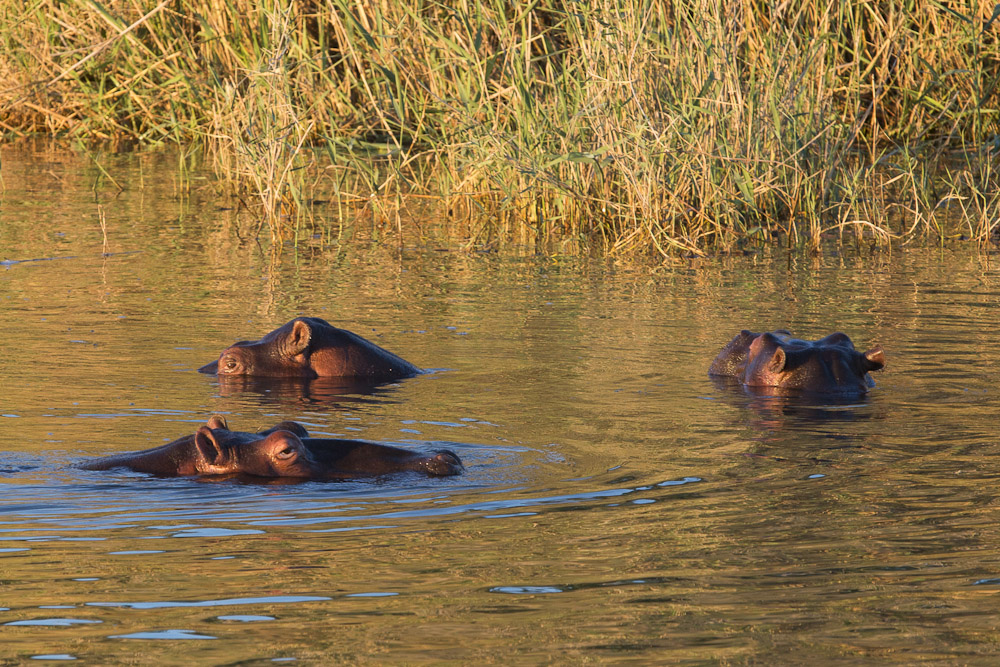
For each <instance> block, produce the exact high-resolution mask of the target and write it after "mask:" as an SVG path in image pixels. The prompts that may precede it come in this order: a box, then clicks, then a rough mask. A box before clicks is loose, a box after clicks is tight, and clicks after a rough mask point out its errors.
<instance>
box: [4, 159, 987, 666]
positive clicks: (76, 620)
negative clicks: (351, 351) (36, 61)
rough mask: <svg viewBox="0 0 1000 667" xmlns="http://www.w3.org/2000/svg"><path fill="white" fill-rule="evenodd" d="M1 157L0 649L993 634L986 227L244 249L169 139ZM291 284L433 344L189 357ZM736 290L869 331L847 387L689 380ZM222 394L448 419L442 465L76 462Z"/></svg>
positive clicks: (399, 656)
mask: <svg viewBox="0 0 1000 667" xmlns="http://www.w3.org/2000/svg"><path fill="white" fill-rule="evenodd" d="M2 158H3V177H4V185H5V191H4V192H3V194H2V198H0V260H4V264H3V265H0V330H2V332H3V336H2V338H0V384H2V391H0V415H2V416H0V580H2V585H0V608H2V609H0V655H2V657H3V658H7V659H10V660H11V661H19V660H26V659H29V658H42V657H45V658H48V659H52V660H55V659H69V658H77V659H80V660H84V661H89V662H91V663H94V664H115V663H118V664H121V663H132V662H136V661H140V660H141V661H143V662H156V663H159V664H179V663H184V664H190V663H191V662H199V663H206V664H232V663H240V664H256V663H265V662H271V661H275V660H282V661H284V660H288V661H293V660H294V661H298V662H300V663H305V664H316V663H320V662H330V661H333V660H336V661H342V662H361V663H385V662H388V663H406V664H413V663H438V662H448V661H450V662H454V663H472V662H497V663H499V662H503V663H509V662H517V663H535V662H541V663H548V662H554V663H578V662H587V661H602V662H630V661H632V662H636V663H640V664H642V663H649V662H678V663H680V662H715V661H731V662H736V663H745V662H754V661H760V662H766V663H775V662H777V663H799V662H802V661H803V660H806V659H813V660H822V661H824V662H845V663H846V662H855V661H857V660H860V659H864V658H868V659H877V660H879V661H880V662H885V663H900V664H912V663H915V662H919V661H944V662H954V663H976V662H980V663H983V664H987V663H989V662H990V656H991V655H993V654H994V652H995V651H996V645H997V642H998V640H1000V631H998V630H997V627H998V625H1000V612H998V604H997V600H998V598H997V594H998V592H1000V528H998V526H1000V521H998V519H1000V509H998V507H1000V504H998V498H1000V491H998V485H997V479H998V477H1000V457H998V454H1000V433H998V430H1000V429H998V428H997V426H996V419H995V415H996V414H997V405H998V401H1000V392H998V390H997V386H998V379H1000V369H998V362H1000V350H998V348H997V345H996V335H995V332H996V330H997V324H998V319H1000V317H998V311H997V307H998V305H1000V279H998V274H997V271H996V270H995V269H994V268H993V267H992V266H991V265H990V264H989V263H988V261H987V260H988V259H990V258H989V257H982V256H978V257H977V256H973V255H968V254H962V253H961V252H950V251H943V252H942V251H937V252H935V251H927V250H915V251H906V250H903V251H900V252H896V253H895V254H893V255H892V256H891V257H889V256H884V257H875V258H873V257H870V256H865V257H853V256H850V255H844V254H834V253H828V254H826V255H824V256H823V257H821V258H817V259H809V258H796V259H792V260H789V259H788V258H787V257H785V256H784V255H781V254H775V255H773V256H765V257H757V258H754V257H746V258H740V259H738V260H733V259H727V260H706V261H697V262H690V263H685V264H681V265H678V266H676V267H672V268H668V269H664V270H661V271H659V272H657V273H655V274H653V275H651V274H650V273H649V271H648V270H646V269H628V268H622V267H617V266H614V265H612V264H609V263H606V262H601V261H594V260H588V259H573V258H561V259H551V258H539V257H527V256H519V255H518V254H516V253H514V254H508V255H499V256H498V255H494V254H483V253H475V252H464V251H461V250H459V249H457V248H456V247H455V246H454V245H452V244H448V243H445V242H443V241H441V240H435V239H430V240H428V239H420V238H407V239H406V240H405V243H404V244H403V246H402V247H399V246H398V245H397V244H395V243H394V242H392V241H388V242H387V241H385V240H383V242H381V243H379V242H373V241H371V237H372V236H373V234H372V233H371V232H372V230H370V229H368V230H365V229H364V228H363V223H362V224H360V225H358V228H359V229H354V230H349V233H353V234H354V235H355V236H354V238H353V239H352V242H351V243H349V244H345V245H341V246H338V245H336V244H327V243H321V242H320V241H319V240H317V239H311V238H307V239H306V240H305V241H304V242H303V243H302V244H301V246H300V248H299V249H298V251H286V252H284V253H282V254H280V255H270V254H269V253H267V252H262V251H261V249H260V248H259V247H258V246H257V244H255V243H252V242H247V241H241V240H240V236H241V235H242V234H243V232H242V231H241V228H240V223H239V221H238V219H237V218H236V217H235V213H234V212H233V211H230V210H225V203H224V200H222V199H221V198H220V197H219V196H218V195H217V194H216V193H215V192H214V190H212V188H211V185H210V183H209V181H207V180H205V179H201V178H200V177H199V176H198V175H197V173H195V174H191V173H184V172H179V171H178V170H177V168H176V163H177V160H176V158H172V157H170V156H164V155H159V154H152V155H123V156H108V155H105V156H102V160H103V161H104V165H105V167H106V168H108V169H109V171H110V173H111V174H112V175H113V176H115V178H116V179H117V180H118V181H119V182H120V183H121V185H122V186H123V187H124V192H122V193H120V194H116V190H117V188H115V187H113V186H112V185H110V184H109V183H108V182H107V180H106V179H103V178H102V175H101V174H100V172H99V171H98V170H97V169H96V168H94V167H93V165H92V163H90V162H89V161H88V160H87V159H86V158H81V157H80V156H78V155H74V154H72V153H59V152H45V153H41V154H39V153H28V152H26V151H22V150H14V149H10V148H8V149H5V152H4V153H3V154H2ZM95 184H96V187H95ZM220 202H223V203H220ZM98 203H100V204H101V206H102V207H103V209H104V211H105V215H106V223H105V232H106V236H107V240H105V232H102V230H101V226H100V222H99V217H98V211H97V205H98ZM376 231H377V230H376ZM326 240H329V239H328V238H327V239H326ZM301 314H307V315H313V316H318V317H323V318H325V319H327V320H329V321H331V322H333V323H335V324H337V325H340V326H343V327H345V328H349V329H351V330H353V331H355V332H358V333H360V334H362V335H364V336H366V337H369V338H371V339H372V340H374V341H376V342H378V343H379V344H381V345H383V346H385V347H387V348H389V349H391V350H393V351H395V352H397V353H399V354H401V355H402V356H404V357H406V358H407V359H409V360H410V361H412V362H414V363H416V364H418V365H420V366H422V367H424V368H427V369H429V370H431V371H432V372H430V373H428V374H425V375H422V376H420V377H416V378H413V379H409V380H406V381H403V382H400V383H397V384H392V385H388V386H384V387H380V388H377V389H375V390H370V391H359V390H357V388H344V387H341V386H337V385H336V384H330V383H316V382H314V383H310V384H290V383H285V384H274V383H260V382H257V383H244V384H235V385H220V384H219V382H218V380H217V379H216V378H214V377H210V376H205V375H200V374H198V373H197V372H195V369H196V368H197V367H198V366H199V365H201V364H203V363H205V362H207V361H209V360H211V359H212V358H214V357H215V356H216V355H217V354H218V352H219V351H220V350H221V348H222V347H223V346H224V345H226V344H229V343H231V342H233V341H235V340H238V339H246V338H254V337H257V336H259V335H261V334H263V333H264V332H266V331H268V330H270V329H272V328H274V327H275V326H277V325H280V324H282V323H284V322H285V321H287V320H288V319H290V318H291V317H293V316H296V315H301ZM743 327H749V328H753V329H758V330H759V329H765V328H777V327H788V328H790V329H792V330H793V331H794V332H796V333H798V334H801V335H803V336H809V337H818V336H820V335H824V334H826V333H829V332H830V331H832V330H835V329H840V330H843V331H845V332H847V333H849V334H850V335H851V336H852V337H853V338H854V339H855V341H856V343H857V344H858V345H859V347H860V346H868V345H870V344H874V343H876V342H879V343H881V344H882V345H883V346H884V347H885V348H886V352H887V357H888V368H887V369H886V370H885V371H884V372H882V373H880V374H878V375H877V378H876V379H877V381H878V386H877V388H876V389H875V391H874V392H873V393H872V394H871V395H870V396H868V397H867V398H865V399H863V400H857V401H854V402H851V403H847V404H831V405H824V404H821V403H818V402H816V401H810V400H777V399H765V398H758V397H754V396H752V395H748V394H746V393H743V392H741V391H734V390H733V389H731V388H727V387H720V386H716V385H714V384H713V383H712V382H711V381H710V380H709V378H708V377H707V376H706V374H705V370H706V368H707V367H708V364H709V363H710V362H711V360H712V358H713V357H714V355H715V353H716V351H717V350H718V349H719V348H720V347H721V346H722V345H723V344H724V343H725V342H726V341H727V340H728V339H729V338H730V337H731V336H732V335H733V334H734V333H735V332H736V331H737V330H739V329H740V328H743ZM216 413H218V414H224V415H226V417H227V419H228V420H229V422H230V424H231V425H233V426H234V427H236V428H240V429H244V430H253V429H256V428H258V427H260V426H266V425H271V424H273V423H275V422H277V421H280V420H284V419H295V420H298V421H300V422H302V423H303V424H305V425H306V426H307V427H308V428H309V429H310V430H311V431H313V432H314V433H315V434H325V435H331V436H338V437H359V438H365V439H372V440H378V441H384V442H391V443H395V444H398V445H400V446H403V447H412V448H417V449H420V448H432V447H440V446H447V447H449V448H451V449H453V450H455V451H456V452H458V453H459V455H460V456H461V457H462V458H463V460H464V461H465V463H466V465H467V471H466V473H465V474H464V475H462V476H460V477H456V478H449V479H428V478H422V477H416V476H406V475H402V476H397V477H389V478H384V479H377V480H361V481H356V482H340V483H319V482H309V483H302V484H292V485H265V484H251V483H240V482H238V481H234V480H213V479H201V480H197V479H156V478H149V477H145V476H143V475H138V474H132V473H128V472H124V471H110V472H85V471H79V470H74V469H73V468H72V467H69V466H71V465H72V464H73V463H75V462H79V461H81V460H84V459H85V458H87V457H91V456H96V455H101V454H107V453H114V452H122V451H129V450H134V449H142V448H147V447H152V446H156V445H159V444H162V443H164V442H167V441H169V440H172V439H174V438H176V437H178V436H180V435H182V434H185V433H190V432H192V431H193V430H194V428H196V426H197V425H198V424H200V423H203V422H204V421H205V420H206V419H207V418H208V417H209V416H210V415H212V414H216Z"/></svg>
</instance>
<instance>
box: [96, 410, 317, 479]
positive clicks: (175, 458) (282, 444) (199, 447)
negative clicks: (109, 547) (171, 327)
mask: <svg viewBox="0 0 1000 667" xmlns="http://www.w3.org/2000/svg"><path fill="white" fill-rule="evenodd" d="M78 467H80V468H83V469H84V470H111V469H112V468H128V469H130V470H134V471H135V472H144V473H148V474H151V475H160V476H163V477H184V476H190V475H229V474H246V475H253V476H256V477H306V478H310V477H316V476H319V474H320V472H321V470H320V468H319V467H318V466H317V465H316V464H315V462H314V461H313V460H312V457H311V456H310V455H309V451H308V450H307V449H306V448H305V445H303V444H302V441H301V440H300V439H299V437H298V435H297V434H296V433H295V432H294V431H288V430H284V429H271V430H269V431H267V433H264V434H257V433H241V432H239V431H230V430H229V428H228V425H227V424H226V420H225V419H223V418H222V417H220V416H218V415H216V416H214V417H212V418H211V419H209V420H208V423H207V424H206V425H205V426H201V427H199V428H198V430H197V431H195V433H194V435H186V436H184V437H182V438H178V439H177V440H174V441H173V442H171V443H168V444H166V445H163V446H161V447H154V448H152V449H146V450H143V451H141V452H128V453H125V454H116V455H114V456H107V457H104V458H100V459H96V460H94V461H87V462H85V463H82V464H80V465H79V466H78Z"/></svg>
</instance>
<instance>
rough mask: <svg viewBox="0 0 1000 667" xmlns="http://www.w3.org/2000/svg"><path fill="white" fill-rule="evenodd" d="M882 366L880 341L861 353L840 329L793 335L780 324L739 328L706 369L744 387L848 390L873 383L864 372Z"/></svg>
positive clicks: (863, 389) (861, 389)
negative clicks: (808, 336) (758, 329)
mask: <svg viewBox="0 0 1000 667" xmlns="http://www.w3.org/2000/svg"><path fill="white" fill-rule="evenodd" d="M883 366H885V354H884V352H883V351H882V346H881V345H876V346H875V347H873V348H872V349H870V350H868V351H867V352H865V353H861V352H859V351H858V350H856V349H855V348H854V343H852V342H851V339H850V338H848V337H847V335H846V334H842V333H839V332H838V333H832V334H830V335H829V336H827V337H826V338H821V339H819V340H816V341H811V340H799V339H798V338H792V334H791V333H789V332H788V331H785V330H784V329H779V330H777V331H772V332H768V333H752V332H750V331H747V330H746V329H744V330H743V331H741V332H740V333H739V334H737V335H736V337H735V338H733V339H732V340H731V341H729V344H728V345H726V346H725V347H724V348H722V352H720V353H719V355H718V356H717V357H716V358H715V361H713V362H712V366H711V367H710V368H709V369H708V374H709V375H720V376H727V377H732V378H735V379H736V380H738V381H739V382H741V383H742V384H744V385H746V386H748V387H778V388H780V389H793V390H799V391H806V392H814V393H824V394H848V393H864V392H866V391H868V389H869V388H871V387H874V386H875V382H874V380H872V378H871V376H870V375H868V371H876V370H878V369H880V368H882V367H883Z"/></svg>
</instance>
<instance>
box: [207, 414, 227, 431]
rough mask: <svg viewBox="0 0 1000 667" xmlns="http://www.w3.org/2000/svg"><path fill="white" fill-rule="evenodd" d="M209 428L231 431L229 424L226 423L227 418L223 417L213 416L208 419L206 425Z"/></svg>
mask: <svg viewBox="0 0 1000 667" xmlns="http://www.w3.org/2000/svg"><path fill="white" fill-rule="evenodd" d="M206 426H208V428H224V429H226V430H227V431H228V430H229V424H227V423H226V418H225V417H223V416H222V415H212V416H211V417H209V418H208V423H207V424H206Z"/></svg>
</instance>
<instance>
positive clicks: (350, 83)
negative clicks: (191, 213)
mask: <svg viewBox="0 0 1000 667" xmlns="http://www.w3.org/2000/svg"><path fill="white" fill-rule="evenodd" d="M998 16H1000V5H996V6H994V5H992V4H990V3H989V2H986V1H985V0H971V1H970V2H966V3H961V4H954V3H946V2H933V1H929V0H910V1H909V2H904V1H903V0H883V1H880V2H874V1H868V0H858V1H856V2H853V3H850V4H836V3H834V4H832V5H830V4H828V3H810V2H804V1H802V0H790V1H789V2H783V3H777V4H774V3H763V2H759V1H756V0H746V1H745V2H743V3H741V4H740V3H738V4H733V3H728V4H727V3H718V2H708V1H707V0H688V1H687V2H654V1H652V0H648V1H646V2H642V1H639V2H627V3H626V2H620V1H615V0H582V1H580V2H569V1H567V0H537V1H535V2H532V3H528V4H524V3H511V2H503V1H501V0H482V1H480V2H472V1H469V0H442V1H440V2H433V1H428V0H417V1H413V2H409V3H398V2H395V1H392V2H390V1H389V0H368V1H362V0H264V1H263V2H256V1H250V0H171V1H169V2H167V1H164V2H159V3H155V2H148V1H146V2H140V1H139V0H112V1H109V2H105V3H104V4H99V3H98V2H95V1H93V0H87V1H84V0H67V1H57V0H35V1H34V2H28V3H23V4H22V3H4V5H3V7H2V8H0V51H2V52H3V53H5V54H7V56H6V58H2V59H0V76H2V77H3V80H4V81H5V82H6V83H5V84H3V85H4V88H3V90H0V128H2V129H3V130H4V131H5V132H6V133H7V134H8V135H19V134H25V133H31V132H39V131H42V132H48V133H53V134H58V135H65V136H71V137H79V138H84V139H88V140H95V139H118V140H129V141H138V142H143V143H156V142H174V143H185V144H190V143H191V142H199V143H202V144H204V145H205V146H208V147H209V148H210V149H211V150H212V151H213V154H214V155H215V156H216V162H217V165H218V168H219V172H220V174H221V175H223V176H224V177H225V179H226V180H228V181H231V182H232V183H233V184H234V185H235V187H236V189H237V190H238V191H239V192H241V193H242V194H243V195H245V197H244V200H245V201H247V203H248V205H249V204H250V202H251V201H253V202H254V204H253V206H254V208H255V210H256V209H258V207H259V215H260V219H261V220H262V223H267V225H268V227H269V229H270V230H271V233H272V237H273V238H274V239H276V240H278V239H280V238H282V237H283V236H285V235H287V234H288V233H289V231H290V230H294V229H296V228H297V227H296V226H297V224H298V223H297V222H296V220H297V219H298V218H297V216H298V215H299V213H300V212H301V210H302V204H303V202H304V201H305V200H306V198H307V196H308V193H307V192H306V190H311V189H313V188H317V187H319V188H325V189H327V190H331V189H332V190H333V191H335V192H336V194H337V196H338V201H347V200H351V199H354V200H357V201H363V202H365V203H366V204H365V205H366V206H367V207H368V210H369V211H370V212H371V214H372V215H373V216H376V217H377V218H379V219H382V220H387V221H391V222H392V223H393V224H394V225H397V226H401V225H403V224H407V223H406V221H405V219H404V217H403V216H401V215H400V211H401V210H402V209H403V208H404V207H405V206H406V205H407V203H408V202H411V201H412V200H413V198H415V197H421V198H429V199H430V200H431V201H436V202H439V204H440V207H439V208H440V210H441V211H448V212H450V214H451V215H452V218H453V222H454V225H455V227H456V229H458V230H460V233H462V234H463V235H464V237H465V238H466V239H467V240H468V241H469V242H470V243H475V244H503V243H510V242H525V241H527V242H530V243H532V244H535V245H537V246H540V247H541V246H546V245H547V244H550V243H555V242H560V241H565V240H567V239H568V240H571V241H572V242H574V243H577V244H580V245H582V246H584V247H599V248H601V249H603V250H605V251H607V252H610V253H612V254H619V255H633V254H640V253H654V254H660V255H664V256H668V255H672V254H676V253H689V254H700V253H703V252H706V251H708V250H723V251H726V250H733V249H735V248H737V247H739V246H741V245H745V244H754V243H770V242H774V241H775V240H776V239H780V240H781V241H782V242H787V243H789V244H794V243H801V242H806V243H807V244H808V245H810V246H812V247H817V246H818V245H819V243H820V240H821V239H822V238H823V237H824V236H827V235H830V234H837V235H841V236H842V235H844V234H845V232H846V233H848V237H849V238H851V239H854V240H856V241H858V242H871V243H874V244H885V243H888V242H889V241H890V240H892V239H897V240H898V241H897V242H904V243H905V242H912V241H914V240H921V239H927V238H932V239H934V240H939V239H944V238H946V237H949V236H957V235H962V236H966V237H969V238H970V239H973V240H975V241H977V242H980V243H985V242H987V241H989V240H990V239H991V238H992V237H993V234H994V232H995V228H996V225H997V224H998V222H1000V217H998V216H1000V212H998V211H1000V194H998V193H1000V179H998V176H997V166H998V155H1000V113H998V105H997V99H998V97H997V84H998V80H1000V20H998ZM317 159H320V160H321V161H320V162H317V161H316V160H317ZM308 165H312V168H310V169H306V168H304V167H306V166H308ZM307 173H308V174H310V175H309V176H308V177H307V176H306V174H307ZM317 174H318V175H319V178H318V180H317ZM422 201H423V200H422Z"/></svg>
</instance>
